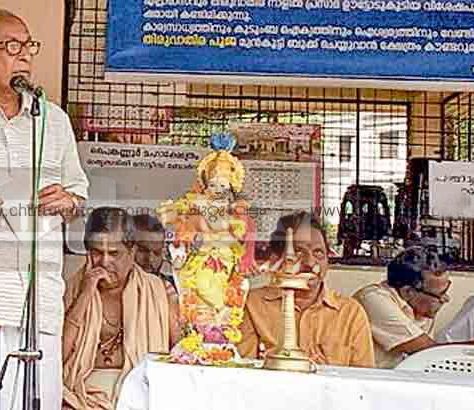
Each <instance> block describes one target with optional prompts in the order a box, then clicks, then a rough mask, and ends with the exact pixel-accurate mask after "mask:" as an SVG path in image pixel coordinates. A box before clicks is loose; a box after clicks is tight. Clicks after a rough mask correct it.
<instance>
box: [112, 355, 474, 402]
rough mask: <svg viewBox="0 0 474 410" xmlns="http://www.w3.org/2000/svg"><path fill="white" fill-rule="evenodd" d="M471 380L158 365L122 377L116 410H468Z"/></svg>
mask: <svg viewBox="0 0 474 410" xmlns="http://www.w3.org/2000/svg"><path fill="white" fill-rule="evenodd" d="M472 403H474V379H473V378H472V377H465V376H451V375H445V374H443V375H434V374H433V375H431V374H430V375H427V374H424V373H422V372H403V371H396V370H375V369H355V368H336V367H323V368H321V369H320V370H319V372H318V373H316V374H303V373H290V372H280V371H267V370H261V369H246V368H245V369H244V368H218V367H201V366H186V365H174V364H166V363H159V362H156V361H153V359H152V357H151V356H150V357H149V358H148V359H146V360H145V361H143V362H142V363H141V365H140V366H139V367H137V368H136V369H134V370H133V371H132V372H131V373H130V374H129V376H128V377H127V379H126V381H125V383H124V385H123V388H122V392H121V395H120V400H119V403H118V406H117V410H146V409H160V410H203V409H206V410H222V409H226V410H242V409H245V410H288V409H295V410H296V409H297V410H381V409H383V410H402V409H403V410H424V409H426V410H446V409H456V410H472Z"/></svg>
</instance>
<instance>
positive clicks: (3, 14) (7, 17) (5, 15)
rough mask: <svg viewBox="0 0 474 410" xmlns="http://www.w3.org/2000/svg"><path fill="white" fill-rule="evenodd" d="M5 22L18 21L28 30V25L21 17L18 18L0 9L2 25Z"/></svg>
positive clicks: (0, 22)
mask: <svg viewBox="0 0 474 410" xmlns="http://www.w3.org/2000/svg"><path fill="white" fill-rule="evenodd" d="M4 20H17V21H19V22H20V23H21V24H23V25H24V26H25V27H26V28H28V27H27V25H26V23H25V22H24V21H23V19H22V18H21V17H19V16H17V15H16V14H14V13H12V12H11V11H8V10H6V9H0V25H1V24H2V23H3V21H4Z"/></svg>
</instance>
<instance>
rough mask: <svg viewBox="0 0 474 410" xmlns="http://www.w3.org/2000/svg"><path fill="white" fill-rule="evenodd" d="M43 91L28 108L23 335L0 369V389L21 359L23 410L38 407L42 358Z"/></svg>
mask: <svg viewBox="0 0 474 410" xmlns="http://www.w3.org/2000/svg"><path fill="white" fill-rule="evenodd" d="M42 95H43V91H42V90H41V89H40V88H38V89H36V90H35V91H34V92H33V93H32V97H33V102H32V104H31V108H30V114H31V116H32V136H31V137H32V141H31V149H32V153H31V158H32V175H31V180H32V189H31V194H32V195H31V201H32V218H31V226H30V229H31V232H32V238H31V241H32V242H31V261H30V264H29V274H30V281H29V286H28V292H27V300H26V334H25V336H26V337H25V346H24V347H23V348H22V349H20V350H18V351H15V352H11V353H9V354H8V355H7V357H6V359H5V362H4V363H3V366H2V368H1V370H0V390H1V389H2V387H3V379H4V377H5V374H6V371H7V367H8V362H9V359H12V358H15V359H17V360H20V361H22V362H23V365H24V376H23V410H40V408H41V401H40V387H39V386H40V383H39V382H40V377H39V376H40V375H39V363H38V360H41V359H42V356H43V353H42V351H41V350H39V349H38V314H37V305H38V272H37V270H38V269H37V254H38V246H37V245H38V193H37V189H36V188H37V176H38V164H37V152H36V150H37V144H36V139H37V128H36V120H37V118H39V117H40V115H41V109H40V101H39V100H40V98H41V96H42Z"/></svg>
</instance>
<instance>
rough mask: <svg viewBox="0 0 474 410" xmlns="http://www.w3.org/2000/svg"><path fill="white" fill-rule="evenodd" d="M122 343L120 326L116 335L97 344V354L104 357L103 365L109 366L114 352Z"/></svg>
mask: <svg viewBox="0 0 474 410" xmlns="http://www.w3.org/2000/svg"><path fill="white" fill-rule="evenodd" d="M122 343H123V328H122V326H120V328H119V330H118V332H117V334H116V335H114V336H112V337H111V338H110V339H108V340H106V341H104V342H102V341H101V342H99V346H98V347H99V352H100V353H101V354H102V356H103V357H104V363H105V364H106V365H109V366H110V365H111V364H112V363H113V360H112V357H113V355H114V354H115V352H116V351H118V349H119V348H120V346H121V345H122Z"/></svg>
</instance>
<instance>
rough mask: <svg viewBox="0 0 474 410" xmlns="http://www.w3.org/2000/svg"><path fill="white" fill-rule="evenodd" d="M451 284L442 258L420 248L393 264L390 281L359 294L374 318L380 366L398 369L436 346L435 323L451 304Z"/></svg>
mask: <svg viewBox="0 0 474 410" xmlns="http://www.w3.org/2000/svg"><path fill="white" fill-rule="evenodd" d="M450 285H451V282H450V280H449V278H448V274H447V273H446V266H445V265H444V264H443V263H442V262H441V261H440V259H439V257H438V255H437V254H436V253H435V252H433V251H431V250H429V249H427V248H423V247H419V246H414V247H411V248H407V249H406V250H405V251H403V252H402V253H400V254H399V255H398V256H397V257H395V259H393V260H392V261H391V262H390V264H389V265H388V268H387V281H386V282H382V283H379V284H373V285H369V286H367V287H365V288H363V289H361V290H359V291H358V292H357V293H356V294H355V295H354V297H355V298H356V299H357V300H358V301H359V302H360V303H361V304H362V306H364V308H365V310H366V312H367V314H368V316H369V320H370V325H371V327H372V335H373V337H374V346H375V360H376V363H377V366H378V367H381V368H393V367H395V366H396V365H397V364H399V363H400V362H401V361H402V360H403V358H404V355H406V354H411V353H415V352H417V351H419V350H422V349H426V348H428V347H432V346H434V345H435V344H436V343H435V341H434V340H433V339H432V338H431V331H432V329H433V324H434V318H435V316H436V314H437V313H438V311H439V309H440V308H441V307H442V306H443V305H444V304H445V303H446V302H448V301H449V297H448V295H447V291H448V288H449V286H450Z"/></svg>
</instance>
